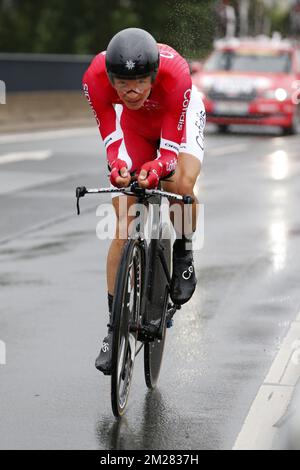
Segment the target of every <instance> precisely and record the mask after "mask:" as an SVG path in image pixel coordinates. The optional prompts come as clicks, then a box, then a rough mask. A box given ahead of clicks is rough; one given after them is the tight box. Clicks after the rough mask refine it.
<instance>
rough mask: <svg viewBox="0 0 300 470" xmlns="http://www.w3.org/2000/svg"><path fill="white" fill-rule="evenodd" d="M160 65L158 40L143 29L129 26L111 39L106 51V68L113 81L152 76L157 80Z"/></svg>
mask: <svg viewBox="0 0 300 470" xmlns="http://www.w3.org/2000/svg"><path fill="white" fill-rule="evenodd" d="M158 67H159V49H158V45H157V42H156V41H155V39H154V38H153V36H151V34H149V33H147V31H144V30H143V29H138V28H128V29H124V30H123V31H120V32H119V33H118V34H116V35H115V36H114V37H113V38H112V40H111V41H110V43H109V45H108V47H107V51H106V69H107V73H108V75H109V78H110V80H111V81H113V79H114V78H123V79H126V80H130V79H134V78H136V77H146V76H149V75H150V76H151V77H152V81H154V80H155V77H156V74H157V71H158Z"/></svg>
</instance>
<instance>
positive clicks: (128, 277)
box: [111, 240, 143, 417]
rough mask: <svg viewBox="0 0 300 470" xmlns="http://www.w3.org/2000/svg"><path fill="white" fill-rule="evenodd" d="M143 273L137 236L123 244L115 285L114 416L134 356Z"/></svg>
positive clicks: (124, 398) (120, 409)
mask: <svg viewBox="0 0 300 470" xmlns="http://www.w3.org/2000/svg"><path fill="white" fill-rule="evenodd" d="M142 277H143V251H142V246H141V244H140V242H139V241H138V240H129V241H128V243H127V245H126V246H125V249H124V252H123V256H122V260H121V263H120V267H119V272H118V276H117V281H116V287H115V296H114V305H113V342H112V376H111V403H112V410H113V413H114V415H115V416H116V417H120V416H122V415H123V414H124V412H125V408H126V405H127V402H128V397H129V391H130V385H131V380H132V374H133V367H134V361H135V356H136V345H137V329H138V323H139V316H140V304H141V292H142Z"/></svg>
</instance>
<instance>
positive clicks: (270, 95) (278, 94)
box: [263, 88, 289, 103]
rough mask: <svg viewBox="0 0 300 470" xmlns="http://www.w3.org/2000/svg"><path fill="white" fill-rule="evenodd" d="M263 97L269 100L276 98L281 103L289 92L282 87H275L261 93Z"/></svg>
mask: <svg viewBox="0 0 300 470" xmlns="http://www.w3.org/2000/svg"><path fill="white" fill-rule="evenodd" d="M263 97H264V98H266V99H269V100H277V101H280V102H281V103H282V102H283V101H286V100H287V99H288V97H289V93H288V92H287V90H285V89H284V88H276V89H275V90H267V91H265V92H264V93H263Z"/></svg>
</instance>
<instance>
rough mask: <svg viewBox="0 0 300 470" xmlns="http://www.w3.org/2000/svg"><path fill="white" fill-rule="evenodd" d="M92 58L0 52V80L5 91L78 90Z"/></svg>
mask: <svg viewBox="0 0 300 470" xmlns="http://www.w3.org/2000/svg"><path fill="white" fill-rule="evenodd" d="M92 58H93V56H87V55H84V56H80V55H78V56H77V55H59V54H6V53H0V80H1V81H2V82H4V83H5V85H6V91H7V92H8V93H9V92H26V91H59V90H67V91H68V90H69V91H72V90H80V89H81V82H82V77H83V74H84V72H85V71H86V69H87V68H88V66H89V64H90V62H91V60H92Z"/></svg>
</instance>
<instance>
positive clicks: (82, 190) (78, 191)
mask: <svg viewBox="0 0 300 470" xmlns="http://www.w3.org/2000/svg"><path fill="white" fill-rule="evenodd" d="M87 192H88V191H87V189H86V187H85V186H81V187H78V188H76V199H77V215H80V203H79V202H80V198H82V197H84V196H85V195H86V194H87Z"/></svg>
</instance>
